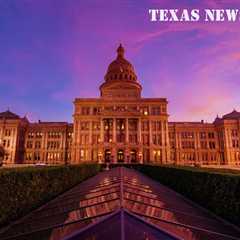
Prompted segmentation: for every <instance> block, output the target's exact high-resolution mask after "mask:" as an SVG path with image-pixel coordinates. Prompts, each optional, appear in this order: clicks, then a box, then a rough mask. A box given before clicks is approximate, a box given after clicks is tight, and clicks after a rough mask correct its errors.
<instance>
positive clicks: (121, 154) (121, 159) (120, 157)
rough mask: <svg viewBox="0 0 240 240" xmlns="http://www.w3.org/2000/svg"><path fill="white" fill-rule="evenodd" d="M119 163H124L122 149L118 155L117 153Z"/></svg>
mask: <svg viewBox="0 0 240 240" xmlns="http://www.w3.org/2000/svg"><path fill="white" fill-rule="evenodd" d="M117 161H118V162H119V163H123V162H124V151H123V150H122V149H119V150H118V153H117Z"/></svg>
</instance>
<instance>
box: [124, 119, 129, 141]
mask: <svg viewBox="0 0 240 240" xmlns="http://www.w3.org/2000/svg"><path fill="white" fill-rule="evenodd" d="M125 126H126V136H125V139H126V140H125V141H126V143H128V142H129V130H128V118H126V120H125Z"/></svg>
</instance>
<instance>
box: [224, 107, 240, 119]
mask: <svg viewBox="0 0 240 240" xmlns="http://www.w3.org/2000/svg"><path fill="white" fill-rule="evenodd" d="M222 119H240V112H238V111H236V110H235V109H234V110H233V111H232V112H230V113H228V114H225V115H223V117H222Z"/></svg>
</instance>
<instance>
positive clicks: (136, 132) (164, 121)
mask: <svg viewBox="0 0 240 240" xmlns="http://www.w3.org/2000/svg"><path fill="white" fill-rule="evenodd" d="M141 91H142V86H141V84H140V83H139V81H138V79H137V75H136V73H135V70H134V68H133V66H132V64H131V63H129V62H128V61H127V60H126V59H125V57H124V49H123V47H122V46H121V45H120V46H119V48H118V49H117V57H116V59H115V60H114V61H113V62H112V63H111V64H110V65H109V67H108V69H107V73H106V75H105V78H104V82H103V83H102V84H101V86H100V97H99V98H76V99H75V101H74V115H73V124H70V123H66V122H41V121H39V122H38V123H30V122H29V121H28V120H27V118H26V117H24V118H21V117H19V116H18V115H16V114H14V113H12V112H10V111H6V112H3V113H0V159H1V158H2V159H3V163H4V164H14V163H15V164H16V163H26V164H36V163H44V164H78V163H83V162H87V161H94V162H99V163H105V162H109V163H157V164H160V163H161V164H178V165H195V166H198V165H199V166H200V165H240V145H239V141H240V112H237V111H235V110H234V111H233V112H231V113H229V114H226V115H224V116H223V117H222V118H219V117H217V118H216V119H215V121H214V122H213V123H204V122H202V121H201V122H169V121H168V117H169V115H168V111H167V99H166V98H143V97H141Z"/></svg>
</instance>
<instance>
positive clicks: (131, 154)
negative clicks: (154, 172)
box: [130, 149, 137, 163]
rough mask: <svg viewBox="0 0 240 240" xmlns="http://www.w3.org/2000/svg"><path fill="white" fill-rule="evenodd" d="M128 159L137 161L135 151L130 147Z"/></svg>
mask: <svg viewBox="0 0 240 240" xmlns="http://www.w3.org/2000/svg"><path fill="white" fill-rule="evenodd" d="M130 159H131V162H132V163H136V162H137V151H136V150H134V149H132V150H131V152H130Z"/></svg>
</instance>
